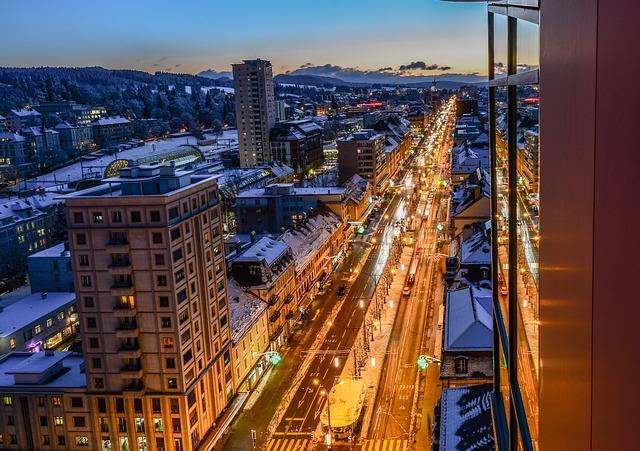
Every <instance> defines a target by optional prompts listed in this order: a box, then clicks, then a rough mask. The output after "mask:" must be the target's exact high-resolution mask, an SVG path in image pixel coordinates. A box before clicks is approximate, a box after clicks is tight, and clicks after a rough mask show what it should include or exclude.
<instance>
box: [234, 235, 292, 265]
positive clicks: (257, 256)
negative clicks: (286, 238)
mask: <svg viewBox="0 0 640 451" xmlns="http://www.w3.org/2000/svg"><path fill="white" fill-rule="evenodd" d="M288 248H289V246H287V244H286V243H283V242H282V241H276V240H274V239H272V238H269V237H266V236H265V237H263V238H260V239H259V240H258V241H256V242H255V243H254V244H253V245H252V246H251V247H250V248H248V249H247V250H246V251H245V252H243V253H242V255H240V256H239V257H238V258H236V259H235V260H234V261H237V262H245V261H264V262H265V263H266V264H267V265H268V266H271V265H272V264H273V263H274V262H275V261H276V260H277V259H278V258H280V257H281V256H282V255H284V254H285V253H286V252H287V249H288Z"/></svg>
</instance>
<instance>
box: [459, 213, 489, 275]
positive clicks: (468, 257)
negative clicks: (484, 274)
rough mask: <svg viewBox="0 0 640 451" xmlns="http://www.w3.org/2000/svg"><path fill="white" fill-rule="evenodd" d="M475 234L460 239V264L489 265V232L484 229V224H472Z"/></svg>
mask: <svg viewBox="0 0 640 451" xmlns="http://www.w3.org/2000/svg"><path fill="white" fill-rule="evenodd" d="M474 227H476V228H477V230H476V232H475V233H474V234H473V235H471V236H469V237H467V238H466V239H465V238H464V237H462V238H461V239H462V245H461V246H460V262H461V263H463V264H467V265H490V264H491V242H490V230H489V229H485V227H484V223H482V222H478V223H475V224H474Z"/></svg>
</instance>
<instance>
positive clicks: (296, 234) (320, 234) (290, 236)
mask: <svg viewBox="0 0 640 451" xmlns="http://www.w3.org/2000/svg"><path fill="white" fill-rule="evenodd" d="M340 224H341V221H340V218H338V217H337V216H336V215H334V214H333V213H329V212H326V213H319V214H317V215H314V216H311V217H309V218H307V219H306V220H305V221H303V222H302V223H301V224H300V225H299V226H297V227H296V228H295V229H289V230H287V231H286V232H285V233H283V234H282V235H281V236H280V238H279V239H280V240H282V241H284V242H285V243H287V244H288V245H289V247H291V251H292V252H293V258H294V260H295V262H296V271H298V272H300V271H301V270H302V269H303V268H304V267H305V266H306V265H307V264H308V263H309V261H310V259H311V258H312V257H313V256H314V255H315V253H316V250H317V249H319V248H320V247H321V246H322V245H323V244H324V243H325V242H326V241H327V240H328V239H331V236H332V235H333V234H334V233H335V231H336V229H337V228H338V227H339V226H340Z"/></svg>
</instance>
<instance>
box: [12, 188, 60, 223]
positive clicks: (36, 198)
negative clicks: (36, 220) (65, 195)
mask: <svg viewBox="0 0 640 451" xmlns="http://www.w3.org/2000/svg"><path fill="white" fill-rule="evenodd" d="M61 203H62V201H61V200H60V199H58V196H57V195H56V194H55V193H42V194H36V195H33V196H29V197H7V198H2V199H0V225H6V224H10V223H12V222H18V221H22V220H23V219H27V218H30V217H33V216H35V215H36V214H39V213H40V210H42V209H45V208H47V207H50V206H52V205H55V204H61Z"/></svg>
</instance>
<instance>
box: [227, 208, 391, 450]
mask: <svg viewBox="0 0 640 451" xmlns="http://www.w3.org/2000/svg"><path fill="white" fill-rule="evenodd" d="M398 204H399V198H398V197H397V196H394V197H392V198H391V200H390V202H389V203H388V205H387V210H388V211H391V210H394V209H395V208H397V206H398ZM384 216H385V215H383V214H380V215H379V224H378V225H377V227H376V230H375V231H374V232H373V233H371V234H369V235H368V236H366V237H365V238H364V239H362V240H361V239H356V240H354V241H353V242H352V245H351V247H352V250H351V251H350V252H349V255H348V256H347V258H346V259H345V261H344V263H343V264H342V265H340V266H339V267H338V268H336V271H335V272H334V273H333V274H332V283H331V286H330V288H329V289H328V291H327V292H325V293H324V294H322V295H320V296H318V297H317V298H316V300H315V301H314V303H313V305H312V310H311V311H310V313H309V315H308V319H307V320H306V321H305V322H304V323H303V324H302V325H301V329H300V330H299V331H298V332H297V333H296V334H294V336H293V337H292V338H291V339H290V342H289V344H288V346H287V348H286V349H284V350H283V351H282V355H283V360H282V362H281V363H280V364H279V365H278V366H277V367H274V368H272V369H271V371H270V373H269V374H267V375H266V376H265V377H268V380H267V382H266V384H265V385H264V387H263V388H262V390H261V393H260V395H259V397H258V399H257V400H256V402H255V403H253V405H252V407H251V408H250V409H245V410H243V412H242V413H241V414H240V415H239V417H238V418H237V419H236V421H235V422H234V423H233V426H232V428H231V430H230V432H229V434H228V436H227V437H226V440H225V443H224V445H223V449H225V450H247V449H251V448H252V445H253V443H252V440H251V431H252V430H255V431H256V438H257V440H256V443H255V445H256V448H258V449H260V448H264V447H265V446H266V444H267V441H268V437H269V434H268V432H267V427H268V425H269V423H270V421H271V420H272V419H273V418H274V417H275V416H276V414H277V411H278V409H279V407H280V406H281V404H282V403H283V399H284V398H285V396H286V393H287V391H288V389H289V388H290V387H291V385H292V384H293V383H294V381H295V380H296V379H297V378H299V377H301V376H304V379H303V380H302V383H301V385H300V389H299V390H298V391H297V392H296V393H295V396H294V398H293V400H292V401H291V403H290V404H289V407H288V409H287V412H286V414H285V415H284V417H283V420H282V422H281V424H279V425H278V427H277V428H276V431H275V435H274V437H279V436H280V437H284V436H288V437H304V438H305V439H306V440H308V439H310V437H311V432H312V431H313V430H315V428H316V426H317V424H318V421H319V417H318V415H317V414H316V412H317V411H318V410H319V409H320V408H321V403H322V400H319V399H318V396H317V392H318V388H317V387H315V386H314V389H315V390H314V393H311V392H310V391H309V388H310V386H311V384H312V379H313V377H312V376H311V375H310V374H314V376H315V372H317V371H313V372H310V373H304V374H303V375H300V374H299V372H300V370H301V365H302V364H303V361H304V359H305V356H307V352H308V351H309V350H311V349H312V347H313V343H314V341H315V340H316V337H317V336H318V335H319V334H320V333H321V332H322V331H323V329H324V328H326V326H327V321H328V320H329V318H330V313H331V311H332V310H333V309H334V308H335V307H336V305H339V304H340V303H342V304H343V306H342V309H340V310H339V312H338V314H337V316H336V320H335V322H334V324H333V325H332V326H331V327H330V329H329V330H328V332H327V335H326V338H325V340H324V341H323V342H322V345H321V346H320V347H319V349H320V350H322V351H323V352H327V354H318V355H315V356H311V358H312V359H313V362H312V363H313V364H312V366H311V368H314V369H315V368H322V374H318V375H317V376H321V378H320V379H321V381H322V382H323V383H326V384H330V383H333V378H334V377H335V376H336V375H338V374H340V371H341V369H342V367H343V365H344V361H345V357H346V356H344V355H343V354H342V353H340V352H335V351H337V350H344V349H346V350H349V349H350V348H351V346H352V345H353V343H354V341H355V338H356V336H357V334H358V330H361V324H362V313H361V312H360V311H359V309H360V305H359V299H361V298H366V299H370V298H371V293H372V292H373V288H374V284H375V282H374V279H373V277H371V276H369V274H372V273H373V271H374V270H375V269H376V266H377V265H378V264H379V263H378V260H379V259H380V257H381V255H383V254H384V253H385V252H387V251H388V250H387V249H386V248H385V246H382V245H381V243H382V240H381V236H382V234H383V232H384V230H385V229H386V225H387V224H388V223H389V222H390V221H391V219H385V218H384ZM363 257H364V258H366V261H365V263H364V266H363V267H362V269H361V270H360V271H359V273H358V276H357V277H355V280H353V282H352V284H351V286H350V287H348V291H347V294H346V296H345V297H343V298H340V297H338V296H336V289H337V287H338V286H339V285H340V284H342V283H345V284H348V283H349V280H350V279H351V278H352V277H353V273H352V270H353V268H354V267H356V265H357V264H358V262H359V260H360V259H361V258H363ZM367 305H368V302H367V304H365V307H366V306H367ZM335 357H338V367H336V366H335ZM300 418H302V420H300ZM293 419H295V420H293Z"/></svg>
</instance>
